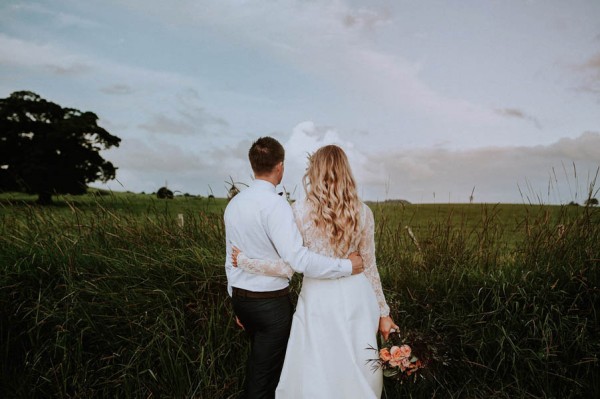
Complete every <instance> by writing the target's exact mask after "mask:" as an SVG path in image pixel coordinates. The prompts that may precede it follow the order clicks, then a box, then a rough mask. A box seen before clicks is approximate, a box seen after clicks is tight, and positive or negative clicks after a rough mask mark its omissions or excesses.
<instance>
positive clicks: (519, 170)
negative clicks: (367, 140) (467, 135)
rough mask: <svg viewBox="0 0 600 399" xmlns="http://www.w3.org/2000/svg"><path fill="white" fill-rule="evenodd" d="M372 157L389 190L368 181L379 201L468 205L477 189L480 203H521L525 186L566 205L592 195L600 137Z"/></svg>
mask: <svg viewBox="0 0 600 399" xmlns="http://www.w3.org/2000/svg"><path fill="white" fill-rule="evenodd" d="M368 157H369V162H370V163H372V164H374V165H377V168H378V169H379V170H380V174H381V175H382V176H385V177H387V179H388V180H389V186H388V187H384V185H383V184H382V183H381V181H364V182H363V184H365V185H366V186H368V192H370V193H371V195H375V196H376V197H377V198H379V199H386V198H407V199H410V200H412V201H416V202H431V201H433V200H434V199H436V200H437V201H440V200H441V201H444V200H450V201H453V202H454V201H455V202H465V201H467V200H468V196H469V195H470V193H471V190H472V188H473V187H474V186H475V187H476V192H475V200H476V201H480V202H481V201H487V202H518V201H516V200H517V199H518V198H519V194H518V189H519V186H521V187H527V190H526V192H525V193H524V194H525V195H527V196H528V197H530V198H533V199H534V200H536V199H538V198H540V199H543V200H545V201H546V202H552V203H564V202H565V201H566V202H569V201H571V200H577V199H578V198H579V199H580V200H581V198H583V197H585V196H586V195H587V193H588V188H589V187H588V184H589V179H590V176H593V174H594V173H595V171H596V169H597V168H598V167H599V166H600V133H597V132H586V133H583V134H581V135H580V136H579V137H577V138H574V139H572V138H563V139H560V140H558V141H556V142H555V143H553V144H550V145H546V146H542V145H540V146H532V147H526V146H515V147H509V146H507V147H481V148H476V149H471V150H463V151H450V150H447V149H433V148H423V149H413V150H410V151H390V152H384V153H381V154H369V155H368ZM572 164H575V171H576V172H573V173H571V172H570V171H569V170H570V165H572ZM565 165H568V166H569V168H565ZM434 193H435V194H434ZM434 195H435V196H436V197H437V198H436V197H434ZM523 199H525V198H523Z"/></svg>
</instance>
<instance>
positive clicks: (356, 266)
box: [348, 252, 365, 274]
mask: <svg viewBox="0 0 600 399" xmlns="http://www.w3.org/2000/svg"><path fill="white" fill-rule="evenodd" d="M348 259H350V262H352V274H359V273H362V272H363V271H364V270H365V268H364V267H363V259H362V257H361V256H360V254H359V253H358V252H352V253H351V254H350V256H348Z"/></svg>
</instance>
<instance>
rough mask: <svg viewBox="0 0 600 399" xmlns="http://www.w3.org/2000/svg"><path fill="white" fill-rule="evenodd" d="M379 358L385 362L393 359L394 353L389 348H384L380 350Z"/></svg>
mask: <svg viewBox="0 0 600 399" xmlns="http://www.w3.org/2000/svg"><path fill="white" fill-rule="evenodd" d="M379 358H380V359H381V360H383V361H384V362H387V361H390V360H392V355H391V354H390V351H389V349H388V348H383V349H381V350H380V351H379Z"/></svg>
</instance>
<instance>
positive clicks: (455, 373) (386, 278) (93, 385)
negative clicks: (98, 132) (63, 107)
mask: <svg viewBox="0 0 600 399" xmlns="http://www.w3.org/2000/svg"><path fill="white" fill-rule="evenodd" d="M2 204H3V205H2V207H3V209H0V359H1V360H0V363H1V364H0V397H7V398H10V397H28V398H36V397H40V398H41V397H59V398H88V397H120V398H121V397H123V398H148V397H163V398H165V397H166V398H181V397H194V398H232V397H236V396H237V395H238V394H239V393H240V391H241V387H242V383H243V378H244V363H245V356H246V354H247V349H248V348H247V342H246V340H245V337H244V334H243V333H242V332H240V331H239V330H238V329H237V328H236V327H235V326H234V324H233V322H232V313H231V307H230V303H229V299H228V297H227V294H226V292H225V284H226V278H225V275H224V268H223V262H224V259H223V255H224V242H225V240H224V231H223V223H222V209H223V205H224V204H223V202H219V203H218V204H216V205H215V204H212V205H210V206H209V205H206V204H205V203H203V202H202V201H196V202H193V201H192V200H190V201H188V202H179V203H178V202H177V201H175V202H167V201H162V202H161V201H154V200H150V199H148V198H145V197H144V198H142V197H133V196H132V197H124V198H121V197H108V198H102V199H95V200H93V201H89V202H88V201H87V200H85V201H84V200H82V201H80V202H77V203H76V202H72V201H65V202H60V203H59V204H58V205H57V206H56V207H54V208H39V207H36V206H31V205H28V204H23V203H21V202H18V203H16V204H15V203H14V201H11V203H10V204H9V203H8V202H7V201H4V202H2ZM372 208H373V210H374V212H375V216H376V224H377V231H376V242H377V251H378V252H377V255H378V256H377V257H378V264H379V270H380V273H381V277H382V281H383V286H384V289H385V292H386V297H387V298H388V302H389V303H390V305H391V307H392V315H393V317H394V319H395V321H396V322H397V323H399V324H400V325H401V326H403V327H404V328H410V329H415V330H420V331H426V332H430V333H435V334H439V335H440V336H441V337H443V338H444V340H445V342H446V343H447V347H446V348H443V349H447V350H448V352H449V353H450V354H451V355H452V357H453V360H452V362H451V364H450V365H449V366H447V367H443V368H441V369H440V370H439V371H438V372H437V373H436V379H434V380H427V381H420V382H419V383H418V384H406V383H405V384H403V385H398V384H397V383H394V382H392V381H386V385H385V392H384V397H387V398H395V397H414V398H431V397H443V398H453V397H454V398H458V397H461V398H462V397H468V398H480V397H496V398H519V397H521V398H550V397H557V398H558V397H560V398H563V397H571V398H576V397H600V383H599V382H598V381H600V373H599V370H600V364H599V359H598V356H599V355H600V327H599V325H600V323H599V320H598V310H599V309H600V291H599V288H598V287H599V286H600V284H599V282H600V280H599V272H598V267H599V265H598V262H599V259H600V244H599V243H600V210H599V209H596V208H591V207H585V208H584V207H566V206H565V207H550V206H537V205H522V206H520V205H512V206H506V205H462V206H458V205H456V206H440V205H429V206H424V205H419V206H417V205H415V206H397V205H387V204H386V205H382V204H372ZM179 213H182V214H183V215H184V216H183V220H184V224H183V226H181V225H180V224H179V222H178V220H179V219H178V217H177V215H178V214H179ZM407 227H409V228H407ZM409 232H411V233H412V238H411V235H410V234H409ZM294 281H295V287H296V288H298V279H296V280H294Z"/></svg>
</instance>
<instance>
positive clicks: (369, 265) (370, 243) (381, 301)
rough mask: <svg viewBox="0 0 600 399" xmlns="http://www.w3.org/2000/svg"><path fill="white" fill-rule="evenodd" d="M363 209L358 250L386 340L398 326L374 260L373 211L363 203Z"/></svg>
mask: <svg viewBox="0 0 600 399" xmlns="http://www.w3.org/2000/svg"><path fill="white" fill-rule="evenodd" d="M363 211H364V220H365V222H364V224H363V228H362V231H361V238H360V244H359V250H360V255H361V256H362V258H363V263H364V267H365V271H364V273H365V277H367V280H369V282H370V283H371V287H373V291H374V292H375V296H376V297H377V304H378V305H379V332H380V333H381V335H383V338H384V339H386V340H387V339H388V336H389V334H390V332H392V331H398V329H399V327H398V326H397V325H396V323H394V320H392V318H391V317H390V307H389V306H388V304H387V302H386V301H385V296H384V295H383V289H382V288H381V279H380V277H379V271H378V270H377V263H376V261H375V220H374V219H373V212H372V211H371V209H370V208H369V207H368V206H366V205H363Z"/></svg>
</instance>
